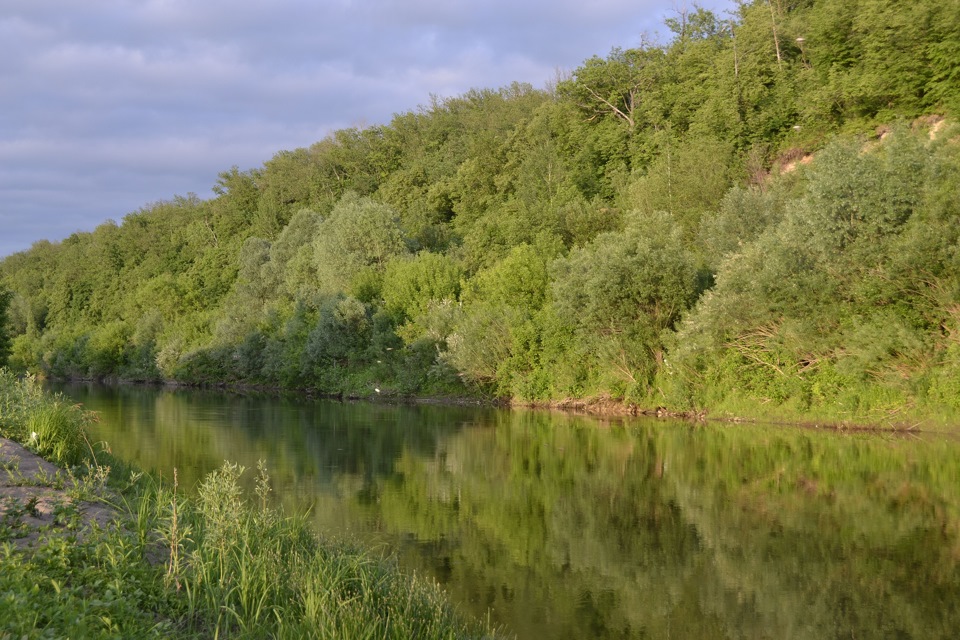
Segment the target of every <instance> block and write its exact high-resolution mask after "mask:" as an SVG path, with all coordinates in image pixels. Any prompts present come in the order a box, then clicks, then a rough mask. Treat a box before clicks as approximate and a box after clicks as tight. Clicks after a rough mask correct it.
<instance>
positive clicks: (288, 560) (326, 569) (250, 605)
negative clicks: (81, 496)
mask: <svg viewBox="0 0 960 640" xmlns="http://www.w3.org/2000/svg"><path fill="white" fill-rule="evenodd" d="M243 473H244V469H243V467H241V466H239V465H235V464H231V463H225V464H224V465H223V467H221V468H220V469H219V470H218V471H215V472H213V473H211V474H210V475H208V476H207V477H206V478H205V479H204V481H203V482H202V483H201V485H200V487H199V490H198V495H197V499H196V500H195V501H187V500H184V499H183V498H182V497H179V496H178V495H177V493H176V491H175V489H174V490H169V489H164V488H161V487H155V488H154V490H153V491H152V492H150V493H149V494H148V496H149V497H145V499H149V500H153V501H155V508H154V511H155V512H156V513H157V514H158V516H159V517H158V518H157V533H158V536H157V537H158V538H159V539H162V540H164V541H166V544H167V545H169V546H168V547H167V548H166V549H165V553H166V558H167V559H166V568H167V571H166V575H167V576H168V578H167V580H168V583H169V584H170V585H171V587H172V588H179V589H180V590H181V592H182V593H183V596H184V605H185V608H186V610H185V612H184V617H183V619H184V620H186V621H191V625H192V626H191V630H192V631H193V632H198V633H201V634H203V633H209V634H212V635H214V636H224V635H227V636H229V637H240V638H244V637H271V638H331V639H333V638H378V639H379V638H383V639H391V638H396V639H398V640H399V639H401V638H404V639H406V638H479V637H492V633H491V632H490V631H489V630H488V629H485V628H484V627H482V626H481V625H479V624H477V623H471V622H467V621H465V620H463V619H462V618H461V617H460V616H459V615H458V614H457V613H456V611H455V610H454V608H453V607H452V605H451V604H450V603H449V601H448V600H447V599H446V597H445V595H444V594H443V593H442V591H441V590H440V589H439V587H437V585H435V584H433V583H431V582H429V581H425V580H423V579H418V578H416V577H412V576H407V575H404V574H402V573H401V572H400V571H399V570H398V568H397V567H396V565H395V563H393V562H391V561H390V560H388V559H384V558H381V557H378V556H374V555H371V554H370V553H369V552H367V551H364V550H362V549H360V548H357V547H354V546H351V545H349V544H344V543H332V542H329V541H326V542H325V541H322V540H321V539H319V538H317V537H316V535H315V534H314V533H313V532H311V531H310V529H309V528H308V526H307V524H306V520H305V519H304V518H302V517H289V516H285V515H283V514H282V513H281V512H279V511H277V510H274V509H272V508H270V507H269V506H268V502H267V499H266V498H267V496H266V493H267V491H268V487H269V478H268V476H267V473H266V468H265V467H264V466H262V465H261V466H260V469H259V477H258V480H257V494H258V497H259V498H260V499H259V501H258V504H257V505H256V506H254V505H251V504H249V503H248V502H247V501H246V500H245V496H244V495H243V492H242V490H241V489H240V487H239V479H240V476H241V474H243Z"/></svg>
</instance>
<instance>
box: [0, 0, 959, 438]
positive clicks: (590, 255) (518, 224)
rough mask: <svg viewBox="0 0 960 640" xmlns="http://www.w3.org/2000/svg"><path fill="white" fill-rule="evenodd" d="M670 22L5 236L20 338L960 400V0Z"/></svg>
mask: <svg viewBox="0 0 960 640" xmlns="http://www.w3.org/2000/svg"><path fill="white" fill-rule="evenodd" d="M667 23H668V27H669V28H670V30H671V32H672V34H673V36H672V40H670V41H669V42H668V43H665V44H659V43H650V44H646V45H644V46H642V47H640V48H636V49H614V50H612V51H611V52H610V53H609V54H608V55H606V56H605V57H599V56H598V57H594V58H591V59H589V60H586V61H585V62H584V63H583V64H582V66H580V67H579V68H577V69H575V70H574V71H572V72H571V73H569V74H568V75H566V76H564V77H561V78H558V80H557V81H556V83H555V84H554V85H553V86H551V87H550V88H549V89H547V90H536V89H534V88H532V87H530V86H525V85H513V86H510V87H506V88H502V89H499V90H487V89H485V90H475V91H471V92H470V93H467V94H465V95H462V96H458V97H454V98H449V99H443V100H434V101H433V102H432V103H431V104H429V105H428V106H425V107H422V108H420V109H418V110H416V111H411V112H408V113H402V114H398V115H396V116H395V117H394V118H393V120H392V121H391V122H389V123H388V124H384V125H381V126H373V127H369V128H362V129H345V130H341V131H337V132H336V133H334V134H332V135H331V136H329V137H328V138H326V139H324V140H321V141H320V142H317V143H315V144H313V145H311V146H310V147H307V148H301V149H296V150H293V151H282V152H280V153H278V154H277V155H276V156H275V157H274V158H273V159H271V160H270V161H268V162H267V163H265V164H264V166H262V167H260V168H256V169H251V170H247V171H243V170H240V169H238V168H236V167H234V168H232V169H230V170H227V171H225V172H223V173H222V174H221V175H220V178H219V180H218V182H217V184H216V185H215V187H214V192H215V194H216V196H215V197H213V198H211V199H207V200H203V199H199V198H197V197H195V196H192V195H191V196H189V197H177V198H174V199H172V200H170V201H166V202H159V203H155V204H152V205H148V206H145V207H144V208H143V209H141V210H139V211H137V212H134V213H131V214H130V215H128V216H126V217H125V218H124V219H123V221H122V223H120V224H117V223H114V222H108V223H106V224H103V225H101V226H100V227H98V228H97V229H96V230H95V231H93V232H92V233H78V234H75V235H73V236H71V237H70V238H68V239H67V240H65V241H63V242H61V243H50V242H45V241H41V242H38V243H36V244H35V245H34V246H33V247H32V248H31V249H30V250H29V251H26V252H23V253H19V254H16V255H13V256H10V257H8V258H7V259H5V260H4V261H3V262H2V263H0V282H2V283H3V287H5V288H6V290H7V291H8V294H7V295H6V296H4V295H2V294H0V311H2V310H3V307H4V306H6V307H7V309H6V317H7V322H6V328H7V336H6V337H4V336H3V335H2V334H0V358H2V357H3V355H4V354H5V352H9V364H10V366H12V367H14V368H16V369H22V370H28V371H33V372H38V373H43V374H45V375H48V376H55V377H81V378H119V379H124V380H161V379H166V380H177V381H181V382H185V383H198V384H218V383H227V384H232V383H242V384H256V385H267V386H276V387H284V388H294V389H310V390H313V391H316V392H321V393H331V394H340V393H343V394H348V395H361V396H366V395H375V394H378V393H379V394H381V395H384V394H393V395H399V394H412V395H434V394H444V395H472V394H483V395H486V396H496V397H502V398H511V399H514V400H521V401H537V402H549V401H558V400H563V399H569V398H577V399H588V398H597V397H610V398H614V399H617V400H624V401H627V402H634V403H637V404H639V405H641V406H644V407H649V408H655V407H665V408H667V409H669V410H675V411H700V410H704V409H706V410H708V411H711V412H713V413H723V412H726V413H737V414H741V415H776V414H778V413H783V412H786V413H789V414H790V415H794V416H795V415H798V414H803V415H807V416H810V417H811V418H819V417H824V418H830V419H834V420H871V421H884V420H891V421H895V422H902V421H906V420H907V419H910V418H912V417H915V416H920V417H926V416H929V415H950V412H953V411H956V410H960V250H958V241H960V237H958V236H960V199H958V198H957V194H958V193H960V144H958V141H960V131H958V128H957V127H956V126H955V125H954V124H953V123H955V122H956V116H957V114H958V112H960V65H958V64H957V61H958V60H960V2H957V1H956V0H948V1H947V2H942V1H940V2H934V1H932V0H918V1H916V2H912V3H903V2H896V1H895V0H848V1H846V2H839V3H838V2H827V1H824V0H753V1H750V2H743V3H741V5H740V6H739V9H738V11H737V13H736V15H735V16H732V17H730V16H718V15H715V14H713V13H711V12H709V11H706V10H702V9H691V10H690V11H686V12H680V13H675V14H674V15H673V17H672V18H671V19H669V20H668V21H667ZM4 302H8V304H7V305H4V304H3V303H4ZM2 318H3V314H0V319H2Z"/></svg>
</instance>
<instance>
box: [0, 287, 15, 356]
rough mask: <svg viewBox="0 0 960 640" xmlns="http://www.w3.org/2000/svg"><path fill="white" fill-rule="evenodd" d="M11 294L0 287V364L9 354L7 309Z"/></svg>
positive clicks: (11, 297)
mask: <svg viewBox="0 0 960 640" xmlns="http://www.w3.org/2000/svg"><path fill="white" fill-rule="evenodd" d="M12 299H13V294H12V293H11V292H10V291H8V290H7V289H4V288H0V366H3V365H5V364H6V363H7V358H8V357H9V356H10V334H9V333H8V331H7V309H8V308H9V307H10V301H11V300H12Z"/></svg>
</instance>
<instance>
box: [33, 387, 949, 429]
mask: <svg viewBox="0 0 960 640" xmlns="http://www.w3.org/2000/svg"><path fill="white" fill-rule="evenodd" d="M45 380H47V381H50V382H57V383H88V384H99V385H105V386H132V387H150V388H156V389H194V390H203V391H217V392H222V393H234V394H238V395H243V394H245V393H259V394H266V395H271V396H274V397H282V396H295V397H297V398H301V399H308V400H334V401H339V402H372V403H379V404H385V405H403V406H430V405H434V406H450V407H458V406H459V407H477V408H491V409H530V410H536V411H556V412H561V413H565V414H569V415H580V416H591V417H595V418H656V419H670V420H683V421H687V422H691V423H695V424H696V423H708V422H713V423H720V424H770V425H776V426H781V427H796V428H801V429H825V430H831V431H837V432H862V433H913V434H919V433H938V434H944V433H950V432H951V431H952V430H951V429H945V430H937V429H930V428H925V427H922V426H921V425H922V423H923V422H926V421H929V420H930V419H931V418H927V419H925V420H924V419H918V420H913V421H906V420H905V421H901V422H891V423H888V424H883V423H881V422H872V421H869V420H856V419H854V420H849V419H844V418H839V417H838V418H829V417H822V418H813V417H807V418H804V417H802V416H795V417H789V414H788V412H784V413H785V415H781V416H767V415H758V416H750V415H733V414H715V413H711V411H710V410H709V409H698V410H689V411H676V410H671V409H668V408H666V407H662V406H658V407H654V408H649V407H644V406H641V405H638V404H636V403H634V402H630V401H626V400H618V399H616V398H612V397H610V396H597V397H592V398H564V399H562V400H552V401H522V400H514V399H504V398H489V397H473V396H416V395H395V394H389V393H388V394H369V395H361V394H349V393H323V392H319V391H317V390H315V389H309V388H284V387H277V386H272V385H257V384H242V383H228V382H218V383H191V382H180V381H176V380H163V381H148V380H122V379H117V378H105V379H92V378H66V379H64V378H49V379H45ZM955 430H958V431H960V425H958V426H957V427H956V429H955Z"/></svg>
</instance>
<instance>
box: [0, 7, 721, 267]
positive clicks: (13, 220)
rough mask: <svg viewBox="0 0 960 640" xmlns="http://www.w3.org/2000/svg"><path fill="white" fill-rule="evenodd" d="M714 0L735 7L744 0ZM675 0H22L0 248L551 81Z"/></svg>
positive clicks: (0, 44)
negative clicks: (236, 170)
mask: <svg viewBox="0 0 960 640" xmlns="http://www.w3.org/2000/svg"><path fill="white" fill-rule="evenodd" d="M704 4H706V6H713V7H725V6H729V5H730V4H732V3H731V2H730V0H714V2H713V3H712V4H711V3H710V2H706V3H704ZM671 6H672V5H671V2H670V0H640V2H637V1H636V0H633V1H631V2H628V1H627V0H595V1H594V2H591V3H584V2H582V0H551V1H549V2H548V1H547V0H524V1H523V2H518V1H517V0H488V1H486V2H484V1H478V0H471V1H467V0H403V1H401V0H328V1H325V2H317V1H316V0H275V1H274V2H269V3H267V2H263V0H230V1H226V0H204V1H203V2H196V1H195V0H85V1H84V2H82V3H78V2H76V1H75V0H44V1H43V2H37V1H36V0H8V1H7V2H5V5H4V12H3V17H0V87H2V91H0V114H2V117H0V224H2V234H0V256H4V255H7V254H9V253H11V252H13V251H18V250H22V249H25V248H28V247H29V246H30V245H31V244H32V243H33V242H34V241H36V240H39V239H41V238H48V239H52V240H59V239H62V238H63V237H65V236H66V235H69V234H70V233H72V232H74V231H77V230H92V229H93V228H95V227H96V226H97V225H98V224H100V223H101V222H102V221H103V220H106V219H108V218H114V219H120V218H122V217H123V215H125V214H126V213H128V212H131V211H135V210H137V209H138V208H140V207H141V206H143V205H145V204H148V203H150V202H153V201H156V200H159V199H164V198H170V197H173V196H174V195H176V194H185V193H188V192H196V193H198V194H199V195H201V197H206V196H207V195H210V188H211V186H212V185H213V184H214V183H215V181H216V177H217V174H218V173H219V172H220V171H223V170H225V169H228V168H229V167H231V166H233V165H239V166H240V167H241V168H249V167H254V166H259V165H260V164H262V163H263V162H264V161H266V160H268V159H269V158H270V157H271V156H272V155H273V154H274V153H276V152H277V151H280V150H282V149H289V148H294V147H297V146H306V145H309V144H311V143H313V142H315V141H316V140H319V139H320V138H322V137H323V136H324V135H326V134H327V133H329V132H331V131H333V130H335V129H337V128H342V127H345V126H354V125H369V124H375V123H381V122H387V121H389V119H390V118H391V116H392V115H393V114H394V113H402V112H405V111H408V110H411V109H416V108H417V107H418V105H421V104H425V103H427V102H428V101H429V99H430V96H431V95H438V96H441V97H444V96H452V95H458V94H461V93H463V92H465V91H467V90H468V89H470V88H475V87H500V86H505V85H508V84H510V83H511V82H512V81H521V82H530V83H532V84H534V85H535V86H543V85H544V84H545V83H546V82H548V81H549V80H550V79H552V77H553V76H554V74H555V70H556V69H557V68H564V69H571V68H574V67H576V66H577V65H578V64H579V63H581V62H582V61H583V60H584V59H586V58H587V57H589V56H591V55H594V54H599V55H603V54H605V53H606V52H608V51H609V50H610V48H611V47H613V46H635V45H637V44H638V43H639V42H640V38H641V35H642V34H643V33H645V32H646V33H650V32H651V31H653V30H654V29H656V28H657V27H658V25H659V24H660V23H661V21H662V20H661V19H662V15H663V14H664V13H666V12H668V11H669V10H670V8H671Z"/></svg>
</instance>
